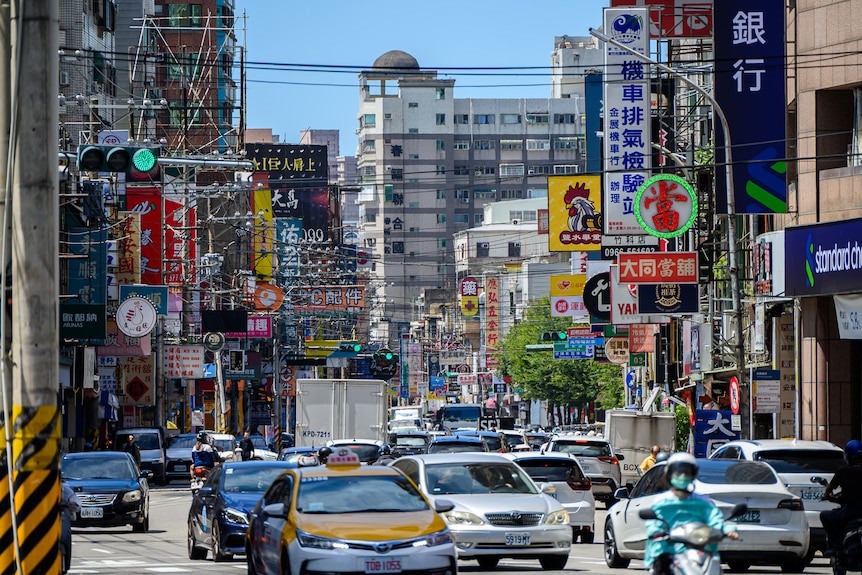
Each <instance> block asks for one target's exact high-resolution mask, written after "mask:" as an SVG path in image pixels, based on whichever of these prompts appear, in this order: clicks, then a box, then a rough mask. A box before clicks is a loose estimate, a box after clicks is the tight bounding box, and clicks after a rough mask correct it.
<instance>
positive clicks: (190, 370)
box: [163, 345, 205, 379]
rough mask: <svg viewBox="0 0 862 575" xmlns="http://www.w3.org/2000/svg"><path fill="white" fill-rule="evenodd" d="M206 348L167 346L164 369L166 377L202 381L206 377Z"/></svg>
mask: <svg viewBox="0 0 862 575" xmlns="http://www.w3.org/2000/svg"><path fill="white" fill-rule="evenodd" d="M204 352H205V350H204V346H202V345H165V346H164V363H163V369H164V374H165V377H171V378H179V379H201V378H203V377H205V376H204Z"/></svg>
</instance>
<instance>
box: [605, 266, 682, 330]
mask: <svg viewBox="0 0 862 575" xmlns="http://www.w3.org/2000/svg"><path fill="white" fill-rule="evenodd" d="M610 274H611V323H612V324H614V325H627V324H633V323H670V317H669V316H666V315H643V314H641V313H640V306H638V284H634V283H628V282H620V266H618V265H612V266H611V267H610Z"/></svg>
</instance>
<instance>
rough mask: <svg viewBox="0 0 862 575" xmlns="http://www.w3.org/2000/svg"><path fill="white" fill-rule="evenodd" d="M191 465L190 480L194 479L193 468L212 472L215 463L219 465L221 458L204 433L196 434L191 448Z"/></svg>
mask: <svg viewBox="0 0 862 575" xmlns="http://www.w3.org/2000/svg"><path fill="white" fill-rule="evenodd" d="M192 463H193V465H192V469H191V472H192V479H194V478H195V468H197V467H205V468H207V469H209V470H212V468H213V467H215V464H216V463H221V457H219V454H218V453H217V452H216V450H215V449H213V447H212V445H210V442H209V436H208V435H207V433H206V432H205V431H201V432H200V433H198V437H197V441H196V442H195V446H194V447H192Z"/></svg>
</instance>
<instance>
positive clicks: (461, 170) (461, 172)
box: [452, 166, 470, 176]
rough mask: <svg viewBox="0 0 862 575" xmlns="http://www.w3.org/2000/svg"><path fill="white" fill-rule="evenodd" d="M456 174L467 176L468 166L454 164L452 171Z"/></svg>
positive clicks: (468, 173)
mask: <svg viewBox="0 0 862 575" xmlns="http://www.w3.org/2000/svg"><path fill="white" fill-rule="evenodd" d="M452 173H453V174H455V175H456V176H469V175H470V168H468V167H467V166H455V169H454V170H453V171H452Z"/></svg>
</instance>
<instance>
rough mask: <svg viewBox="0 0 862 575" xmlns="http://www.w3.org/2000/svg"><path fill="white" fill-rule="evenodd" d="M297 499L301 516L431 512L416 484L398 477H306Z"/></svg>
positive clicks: (300, 484) (301, 482)
mask: <svg viewBox="0 0 862 575" xmlns="http://www.w3.org/2000/svg"><path fill="white" fill-rule="evenodd" d="M297 496H298V497H297V501H296V510H297V511H298V512H299V513H323V514H334V513H402V512H410V511H426V510H428V509H429V507H428V504H427V503H426V502H425V499H423V498H422V495H420V494H419V492H418V491H417V490H416V488H415V487H413V484H412V483H410V481H409V480H408V479H406V478H405V477H401V476H397V475H386V476H382V475H378V476H371V475H352V476H343V477H338V476H336V477H331V476H324V477H303V478H302V480H301V481H300V483H299V492H298V494H297Z"/></svg>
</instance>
